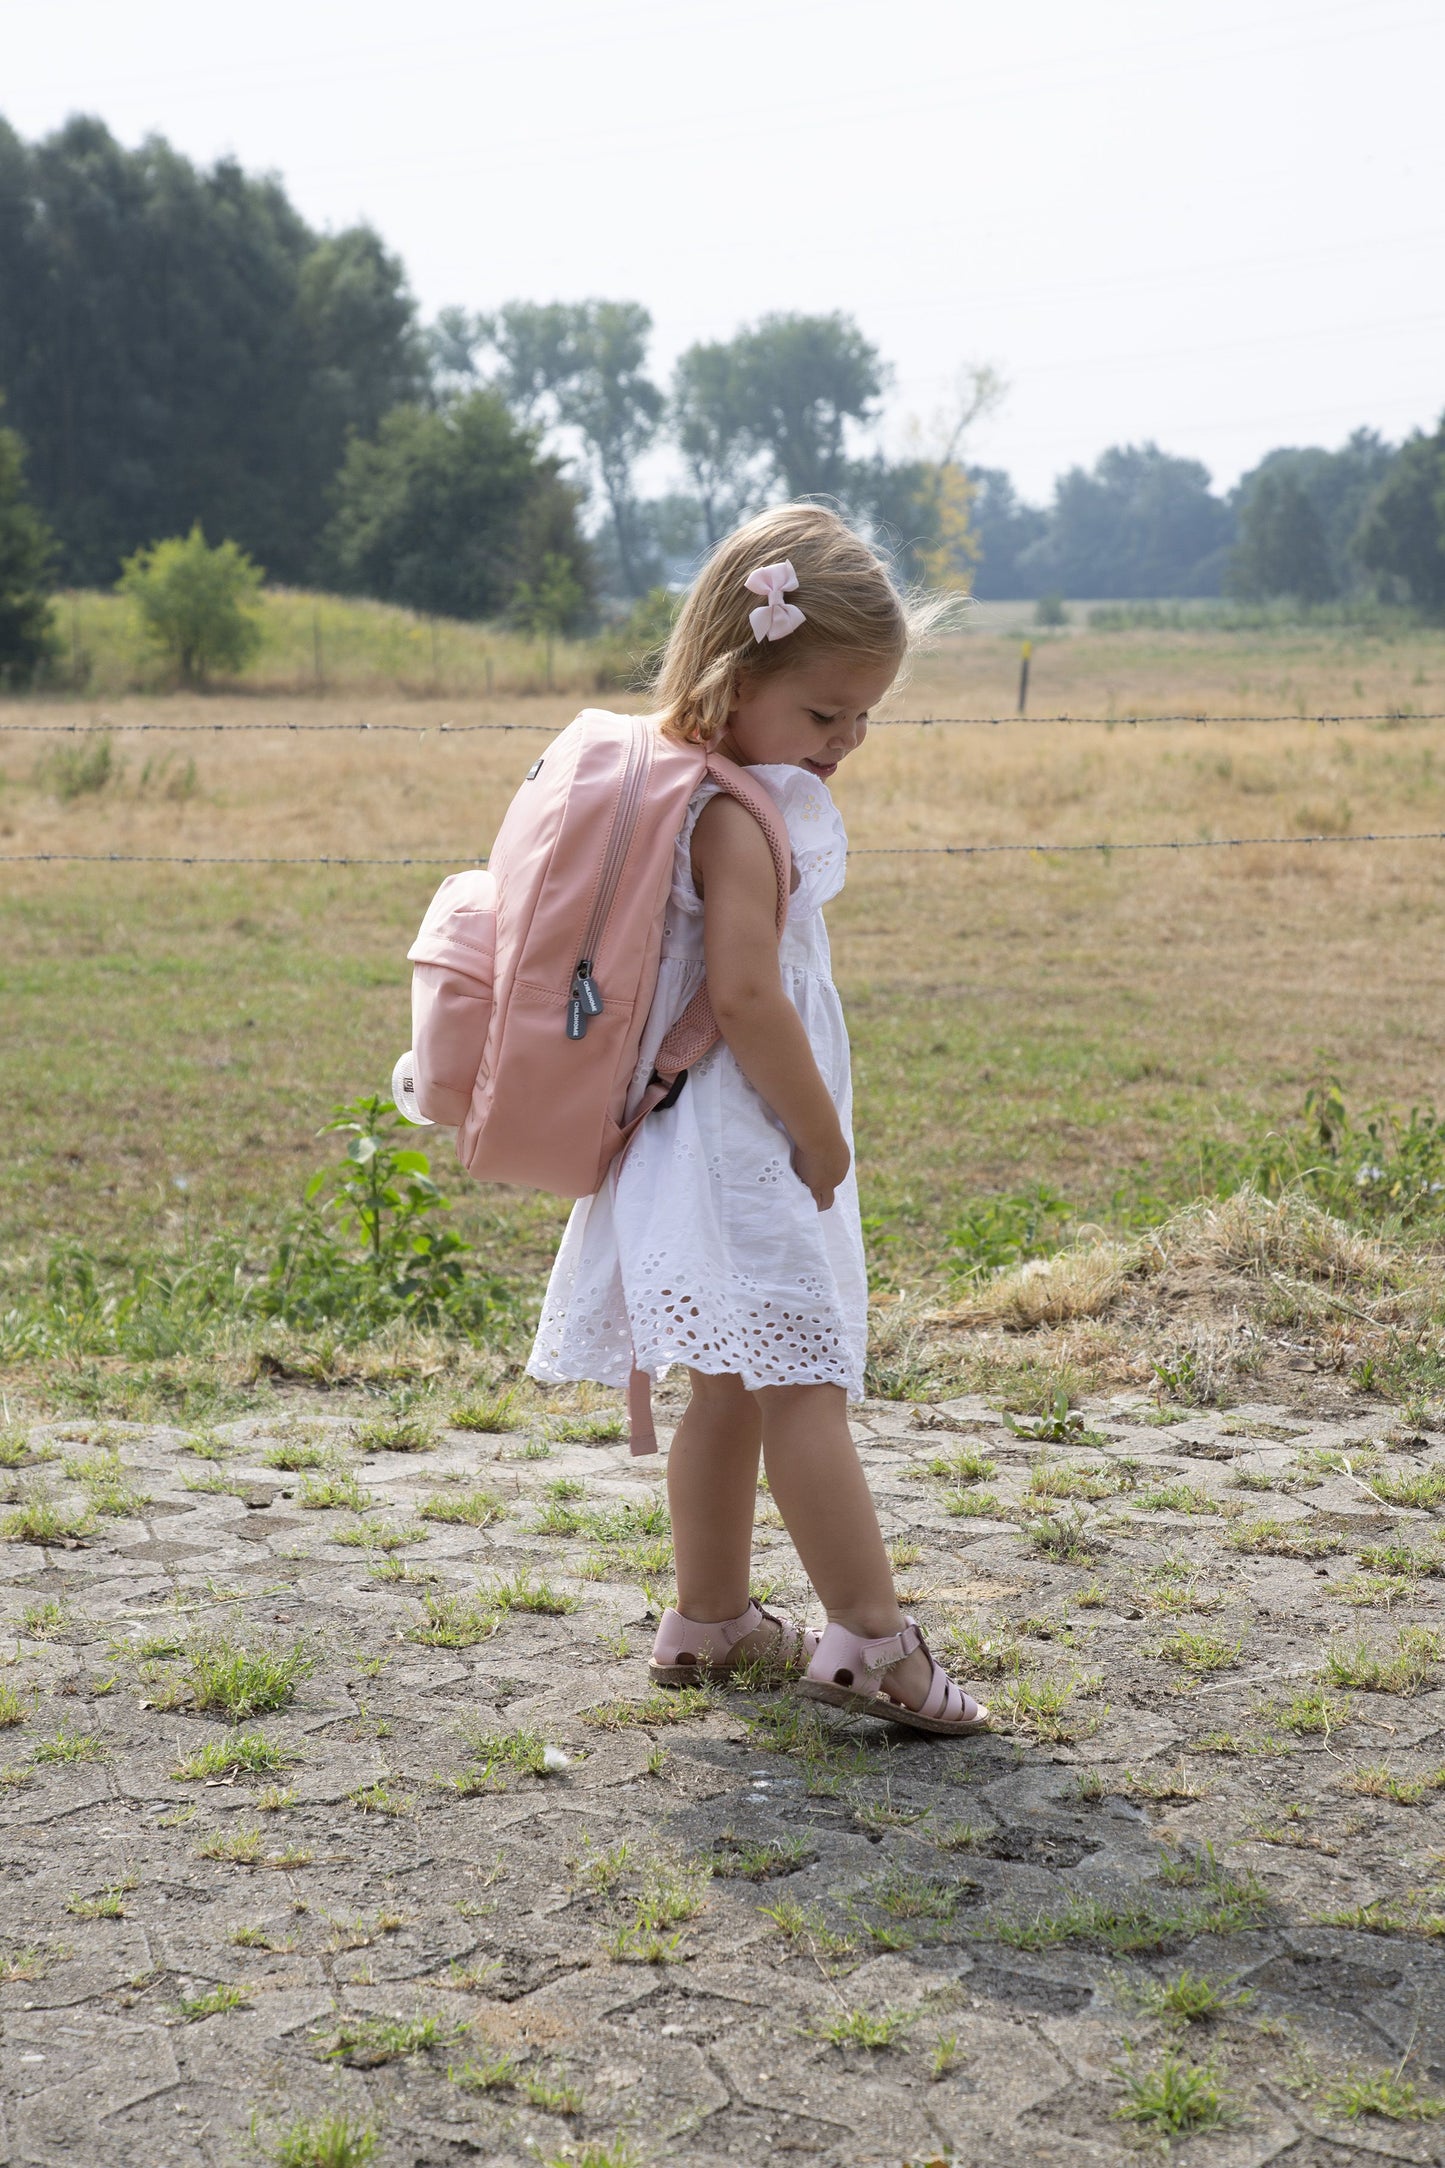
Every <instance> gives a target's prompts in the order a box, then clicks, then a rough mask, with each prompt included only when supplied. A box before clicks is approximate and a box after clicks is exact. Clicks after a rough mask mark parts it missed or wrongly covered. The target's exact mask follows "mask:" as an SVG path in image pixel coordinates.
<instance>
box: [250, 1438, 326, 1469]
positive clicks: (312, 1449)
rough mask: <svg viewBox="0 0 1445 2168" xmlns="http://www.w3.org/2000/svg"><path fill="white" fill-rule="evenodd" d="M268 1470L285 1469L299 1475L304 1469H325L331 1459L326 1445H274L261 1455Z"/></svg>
mask: <svg viewBox="0 0 1445 2168" xmlns="http://www.w3.org/2000/svg"><path fill="white" fill-rule="evenodd" d="M261 1458H262V1460H263V1461H264V1463H265V1465H266V1466H267V1467H268V1468H284V1469H286V1470H287V1471H288V1472H289V1473H291V1474H299V1473H300V1471H301V1470H302V1469H304V1468H324V1467H325V1466H326V1464H327V1462H328V1461H329V1459H330V1458H331V1455H330V1453H329V1452H328V1450H327V1448H326V1447H325V1446H324V1445H305V1444H301V1445H287V1444H282V1445H272V1446H268V1447H267V1449H266V1451H265V1452H264V1453H263V1454H262V1455H261Z"/></svg>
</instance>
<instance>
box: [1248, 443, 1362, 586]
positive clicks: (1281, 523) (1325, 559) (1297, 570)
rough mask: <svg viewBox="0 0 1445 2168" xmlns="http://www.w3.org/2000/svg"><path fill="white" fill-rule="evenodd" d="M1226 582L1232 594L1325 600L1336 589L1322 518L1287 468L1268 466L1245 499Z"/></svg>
mask: <svg viewBox="0 0 1445 2168" xmlns="http://www.w3.org/2000/svg"><path fill="white" fill-rule="evenodd" d="M1225 586H1226V588H1227V589H1228V591H1229V593H1230V594H1232V595H1239V596H1243V597H1246V598H1250V599H1253V598H1260V599H1264V598H1268V597H1270V596H1273V595H1292V596H1294V597H1295V598H1296V600H1297V601H1300V602H1324V601H1326V600H1328V598H1329V597H1330V596H1331V595H1333V594H1334V593H1335V591H1336V589H1335V580H1334V574H1333V572H1332V570H1331V567H1330V551H1329V544H1328V542H1327V540H1326V539H1325V527H1324V521H1323V520H1322V519H1321V518H1320V515H1319V513H1318V512H1317V511H1316V510H1315V508H1314V505H1313V504H1312V503H1311V501H1310V498H1309V495H1308V493H1307V492H1306V490H1305V489H1304V488H1303V487H1302V485H1301V483H1300V482H1299V481H1298V479H1297V478H1296V476H1295V475H1294V474H1292V473H1291V472H1290V471H1289V470H1288V469H1287V468H1279V467H1276V468H1271V469H1270V470H1269V471H1268V472H1267V473H1265V474H1262V475H1261V476H1260V477H1259V480H1258V482H1257V483H1256V485H1255V487H1254V488H1253V489H1251V490H1250V491H1249V493H1248V495H1247V496H1246V497H1245V499H1244V503H1243V506H1242V508H1241V510H1240V515H1239V540H1238V541H1237V542H1236V543H1235V545H1234V548H1233V549H1232V550H1231V551H1230V554H1229V562H1228V565H1227V566H1226V568H1225Z"/></svg>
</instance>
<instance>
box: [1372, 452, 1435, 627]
mask: <svg viewBox="0 0 1445 2168" xmlns="http://www.w3.org/2000/svg"><path fill="white" fill-rule="evenodd" d="M1358 546H1359V555H1360V561H1361V563H1362V564H1364V565H1365V566H1366V567H1367V568H1368V569H1369V570H1370V571H1371V572H1374V573H1377V574H1380V575H1382V576H1383V577H1384V578H1385V579H1386V580H1388V581H1391V582H1397V583H1398V584H1399V586H1400V587H1401V588H1402V589H1403V590H1404V592H1405V594H1407V595H1408V596H1409V598H1410V600H1411V601H1412V602H1413V603H1414V604H1415V605H1416V606H1417V608H1419V609H1422V610H1426V611H1428V612H1429V613H1430V615H1431V616H1441V615H1445V414H1442V415H1441V417H1440V421H1439V424H1438V426H1437V428H1436V429H1435V432H1434V434H1433V435H1432V436H1426V435H1424V434H1423V432H1417V433H1416V434H1415V435H1414V436H1412V437H1410V438H1408V439H1407V440H1406V442H1405V443H1404V444H1402V445H1401V447H1400V450H1399V452H1398V454H1397V455H1396V458H1395V462H1394V465H1393V466H1392V467H1391V469H1390V471H1389V473H1388V475H1387V476H1386V477H1385V480H1384V482H1383V483H1382V484H1381V486H1380V489H1379V491H1378V492H1377V494H1376V496H1375V498H1374V501H1373V502H1372V503H1371V505H1370V507H1369V509H1368V511H1367V512H1366V514H1365V517H1364V519H1363V522H1362V524H1361V527H1360V536H1359V545H1358Z"/></svg>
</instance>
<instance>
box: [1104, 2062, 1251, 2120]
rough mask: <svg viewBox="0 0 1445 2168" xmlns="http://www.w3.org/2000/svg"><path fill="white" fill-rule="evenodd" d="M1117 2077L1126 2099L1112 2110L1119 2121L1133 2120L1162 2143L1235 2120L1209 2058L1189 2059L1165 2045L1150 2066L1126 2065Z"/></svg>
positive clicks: (1219, 2075) (1235, 2114)
mask: <svg viewBox="0 0 1445 2168" xmlns="http://www.w3.org/2000/svg"><path fill="white" fill-rule="evenodd" d="M1118 2075H1119V2077H1120V2079H1121V2080H1122V2083H1123V2086H1124V2099H1123V2101H1122V2102H1121V2104H1120V2105H1119V2106H1118V2107H1117V2108H1116V2109H1115V2110H1114V2114H1115V2116H1116V2118H1117V2119H1118V2121H1120V2122H1121V2123H1136V2124H1138V2126H1139V2127H1140V2129H1141V2130H1145V2131H1148V2132H1149V2133H1150V2135H1151V2136H1154V2137H1157V2138H1162V2139H1164V2140H1165V2142H1166V2143H1168V2142H1169V2141H1170V2140H1172V2139H1174V2138H1187V2137H1190V2136H1192V2134H1193V2133H1194V2132H1196V2131H1202V2130H1217V2129H1219V2128H1220V2126H1221V2125H1223V2124H1226V2123H1232V2122H1235V2121H1237V2120H1238V2111H1237V2110H1236V2109H1235V2107H1234V2106H1233V2104H1232V2103H1231V2101H1230V2097H1229V2093H1228V2090H1227V2088H1226V2086H1225V2083H1224V2079H1223V2077H1222V2076H1221V2074H1220V2072H1219V2070H1218V2068H1217V2066H1216V2065H1215V2064H1214V2062H1213V2061H1212V2060H1211V2061H1208V2062H1202V2063H1195V2062H1191V2061H1190V2060H1189V2059H1188V2057H1187V2056H1185V2055H1182V2054H1181V2053H1180V2052H1179V2050H1178V2049H1177V2048H1166V2049H1165V2050H1164V2053H1163V2054H1162V2055H1161V2056H1160V2058H1159V2060H1158V2062H1157V2063H1154V2064H1153V2065H1152V2066H1151V2067H1150V2068H1148V2069H1145V2070H1140V2069H1137V2068H1135V2067H1133V2066H1132V2065H1128V2064H1126V2065H1125V2066H1124V2067H1123V2068H1121V2070H1120V2071H1119V2073H1118Z"/></svg>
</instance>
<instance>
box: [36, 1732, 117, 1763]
mask: <svg viewBox="0 0 1445 2168" xmlns="http://www.w3.org/2000/svg"><path fill="white" fill-rule="evenodd" d="M105 1755H106V1746H105V1741H104V1740H103V1739H102V1738H100V1737H99V1736H98V1734H97V1733H95V1732H93V1731H75V1730H74V1729H72V1727H71V1726H70V1725H68V1724H65V1725H62V1726H61V1728H60V1730H59V1731H57V1732H54V1733H53V1734H52V1735H51V1737H50V1738H48V1739H37V1740H36V1742H35V1749H34V1757H33V1758H34V1759H35V1760H36V1761H37V1762H88V1761H104V1759H105Z"/></svg>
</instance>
